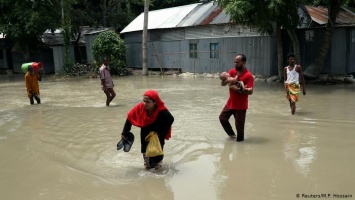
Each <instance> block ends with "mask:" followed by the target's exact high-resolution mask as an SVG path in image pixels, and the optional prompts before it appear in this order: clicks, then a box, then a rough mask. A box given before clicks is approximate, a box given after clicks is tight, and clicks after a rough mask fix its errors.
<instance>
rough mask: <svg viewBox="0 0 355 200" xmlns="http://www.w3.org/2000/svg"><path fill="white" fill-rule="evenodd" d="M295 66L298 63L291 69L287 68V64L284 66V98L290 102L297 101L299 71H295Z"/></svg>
mask: <svg viewBox="0 0 355 200" xmlns="http://www.w3.org/2000/svg"><path fill="white" fill-rule="evenodd" d="M297 67H298V65H295V66H294V67H293V69H292V70H290V69H289V66H287V67H286V74H287V79H286V81H285V87H286V91H287V95H286V98H287V99H288V100H290V101H291V102H298V99H299V95H300V84H299V73H298V72H297V71H296V68H297Z"/></svg>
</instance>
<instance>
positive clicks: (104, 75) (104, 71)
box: [99, 64, 114, 89]
mask: <svg viewBox="0 0 355 200" xmlns="http://www.w3.org/2000/svg"><path fill="white" fill-rule="evenodd" d="M99 72H100V80H103V79H105V86H106V88H113V86H114V85H113V81H112V77H111V73H110V71H109V70H108V68H107V66H106V65H104V64H103V65H101V67H100V70H99ZM101 88H102V89H104V86H103V85H102V82H101Z"/></svg>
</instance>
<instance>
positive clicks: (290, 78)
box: [285, 65, 300, 83]
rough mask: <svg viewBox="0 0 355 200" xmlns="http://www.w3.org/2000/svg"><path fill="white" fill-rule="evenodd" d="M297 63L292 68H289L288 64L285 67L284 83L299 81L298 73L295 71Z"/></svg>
mask: <svg viewBox="0 0 355 200" xmlns="http://www.w3.org/2000/svg"><path fill="white" fill-rule="evenodd" d="M296 68H297V65H295V66H294V67H293V69H292V70H289V66H287V67H286V74H287V79H286V81H285V83H299V77H300V75H299V73H298V72H297V71H296Z"/></svg>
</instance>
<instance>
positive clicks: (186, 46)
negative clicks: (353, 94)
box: [120, 1, 355, 77]
mask: <svg viewBox="0 0 355 200" xmlns="http://www.w3.org/2000/svg"><path fill="white" fill-rule="evenodd" d="M327 12H328V11H327V9H326V8H321V7H311V6H300V8H299V13H300V17H301V19H302V20H301V22H300V26H299V28H298V30H297V31H296V33H297V35H298V37H299V41H300V47H301V65H302V66H303V68H304V69H305V68H307V66H309V65H310V64H311V63H312V62H313V61H314V59H315V58H316V56H317V52H318V51H319V47H320V46H321V45H320V44H322V42H323V35H324V32H325V25H326V23H327ZM143 20H144V13H142V14H141V15H139V16H138V17H137V18H135V19H134V20H133V21H132V22H131V23H130V24H129V25H128V26H127V27H125V28H124V29H123V30H122V31H121V32H120V33H121V36H122V38H123V39H124V41H125V44H126V46H127V55H126V57H127V58H126V61H127V66H128V67H132V68H142V30H143ZM354 25H355V20H354V13H352V12H351V11H350V10H348V9H345V8H342V9H341V11H340V14H339V16H338V18H337V24H336V30H335V31H334V34H333V37H332V41H333V42H332V46H331V50H330V53H329V54H330V55H329V58H328V60H327V62H326V66H324V67H323V72H322V73H334V74H348V73H354V72H355V56H351V55H355V46H354V45H355V42H354V41H355V30H354V28H355V26H354ZM282 37H283V49H284V55H287V54H288V53H289V52H292V46H291V45H292V43H291V41H290V39H289V38H288V35H287V33H286V32H285V31H283V34H282ZM147 43H148V44H147V45H148V68H149V69H150V70H155V69H156V70H164V69H179V70H181V71H182V72H194V73H218V72H222V71H226V70H228V69H230V68H231V67H232V66H234V63H233V62H234V57H235V55H236V54H237V53H243V54H245V55H246V56H247V67H248V69H249V70H250V71H251V72H252V73H253V74H254V75H261V76H266V77H268V76H272V75H277V73H278V70H277V47H276V35H275V33H273V34H272V35H266V36H265V35H264V36H263V35H260V34H259V33H257V31H256V30H255V29H252V28H248V27H243V26H240V25H237V24H235V23H233V22H231V20H230V16H229V15H228V14H226V13H225V11H224V10H223V9H222V8H220V7H218V5H217V4H216V3H214V2H209V1H203V3H196V4H190V5H185V6H179V7H173V8H166V9H161V10H154V11H149V15H148V42H147ZM284 57H286V56H284ZM284 63H285V65H286V64H287V61H286V58H285V60H284Z"/></svg>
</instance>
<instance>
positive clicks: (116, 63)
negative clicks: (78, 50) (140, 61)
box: [92, 31, 126, 75]
mask: <svg viewBox="0 0 355 200" xmlns="http://www.w3.org/2000/svg"><path fill="white" fill-rule="evenodd" d="M92 51H93V56H94V59H95V60H96V62H97V63H102V61H103V60H104V59H105V58H107V59H109V61H110V70H111V73H112V74H118V75H121V74H125V68H126V63H125V60H126V46H125V44H124V41H123V40H122V39H121V38H120V37H119V35H118V34H116V33H115V32H114V31H105V32H102V33H100V34H99V35H98V36H97V37H96V39H95V41H94V43H93V46H92Z"/></svg>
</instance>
